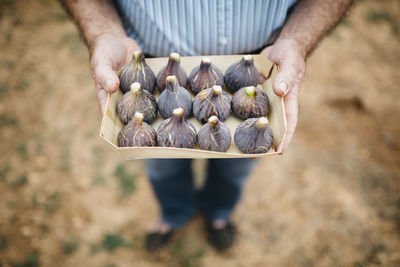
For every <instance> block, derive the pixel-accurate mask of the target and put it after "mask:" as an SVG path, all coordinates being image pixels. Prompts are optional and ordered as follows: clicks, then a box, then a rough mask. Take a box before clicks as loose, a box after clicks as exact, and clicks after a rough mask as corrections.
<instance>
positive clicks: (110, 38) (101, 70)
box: [90, 34, 140, 114]
mask: <svg viewBox="0 0 400 267" xmlns="http://www.w3.org/2000/svg"><path fill="white" fill-rule="evenodd" d="M136 50H140V47H139V45H138V44H137V43H136V42H135V41H134V40H133V39H131V38H129V37H121V36H114V35H110V34H105V35H101V36H99V37H97V38H96V40H95V42H94V43H93V46H92V47H91V53H90V68H91V71H92V77H93V79H94V82H95V86H96V94H97V98H98V100H99V104H100V109H101V113H102V114H103V113H104V111H105V108H106V102H107V95H108V93H114V92H115V91H117V90H118V87H119V78H118V76H117V74H116V71H117V70H119V69H120V68H122V67H123V66H125V65H126V64H128V63H129V62H130V60H131V58H132V54H133V52H134V51H136Z"/></svg>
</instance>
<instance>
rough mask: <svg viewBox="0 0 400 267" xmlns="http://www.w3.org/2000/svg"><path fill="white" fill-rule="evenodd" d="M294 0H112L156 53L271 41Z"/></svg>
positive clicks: (130, 30) (248, 47) (239, 49)
mask: <svg viewBox="0 0 400 267" xmlns="http://www.w3.org/2000/svg"><path fill="white" fill-rule="evenodd" d="M295 2H296V0H266V1H262V0H248V1H246V0H114V4H115V6H116V8H117V11H118V12H119V14H120V16H121V19H122V22H123V25H124V27H125V30H126V32H127V34H128V36H129V37H131V38H133V39H134V40H135V41H136V42H137V43H138V44H139V46H140V47H141V48H142V50H143V51H144V52H145V53H147V54H150V55H154V56H167V55H168V54H169V53H171V52H178V53H179V54H181V55H183V56H185V55H216V54H219V55H223V54H239V53H246V52H249V51H253V50H256V49H259V48H261V47H263V46H265V45H267V44H270V43H271V42H272V41H273V39H274V37H276V35H277V33H279V30H280V29H281V27H282V25H283V24H284V22H285V20H286V17H287V13H288V10H289V9H290V8H291V7H292V6H293V4H294V3H295Z"/></svg>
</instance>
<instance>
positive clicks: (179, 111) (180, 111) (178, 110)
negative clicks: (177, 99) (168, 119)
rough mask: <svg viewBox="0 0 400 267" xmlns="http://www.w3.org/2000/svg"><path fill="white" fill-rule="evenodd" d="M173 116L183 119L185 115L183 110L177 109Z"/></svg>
mask: <svg viewBox="0 0 400 267" xmlns="http://www.w3.org/2000/svg"><path fill="white" fill-rule="evenodd" d="M172 114H173V115H174V116H178V117H182V116H183V115H184V111H183V108H176V109H174V111H172Z"/></svg>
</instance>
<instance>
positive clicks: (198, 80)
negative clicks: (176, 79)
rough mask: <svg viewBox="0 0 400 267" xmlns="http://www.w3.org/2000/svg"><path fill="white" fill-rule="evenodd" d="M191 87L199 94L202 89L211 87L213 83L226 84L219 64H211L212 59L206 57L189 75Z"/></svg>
mask: <svg viewBox="0 0 400 267" xmlns="http://www.w3.org/2000/svg"><path fill="white" fill-rule="evenodd" d="M188 85H189V89H190V90H191V91H192V92H193V93H194V94H198V93H199V92H200V91H202V90H204V89H207V88H211V87H212V86H213V85H220V86H223V85H224V75H223V74H222V72H221V71H220V70H219V69H218V67H217V66H215V65H214V64H211V59H210V58H208V57H205V58H203V59H202V60H201V63H200V66H197V67H195V68H194V69H193V70H192V72H191V73H190V75H189V79H188Z"/></svg>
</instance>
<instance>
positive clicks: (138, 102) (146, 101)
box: [117, 83, 158, 124]
mask: <svg viewBox="0 0 400 267" xmlns="http://www.w3.org/2000/svg"><path fill="white" fill-rule="evenodd" d="M157 109H158V108H157V101H156V98H155V97H154V96H153V95H152V94H151V93H149V92H148V91H144V90H142V87H141V85H140V83H133V84H132V85H131V90H130V91H129V92H127V93H125V94H124V95H123V96H122V98H121V100H120V101H119V103H118V107H117V111H118V116H119V118H120V120H121V121H122V122H123V123H124V124H127V123H128V122H129V121H130V120H131V119H132V117H133V115H134V114H135V112H141V113H143V116H144V121H145V122H147V123H150V124H151V123H152V122H153V121H154V120H155V119H156V117H157Z"/></svg>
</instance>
